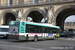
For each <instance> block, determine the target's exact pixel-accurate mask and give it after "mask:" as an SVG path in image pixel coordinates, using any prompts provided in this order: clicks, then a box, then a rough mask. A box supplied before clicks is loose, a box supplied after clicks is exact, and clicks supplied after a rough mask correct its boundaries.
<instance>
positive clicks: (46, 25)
mask: <svg viewBox="0 0 75 50" xmlns="http://www.w3.org/2000/svg"><path fill="white" fill-rule="evenodd" d="M15 22H25V24H30V25H38V26H45V27H52V28H60V27H59V26H53V25H52V24H47V23H35V22H27V21H11V22H10V24H13V23H15Z"/></svg>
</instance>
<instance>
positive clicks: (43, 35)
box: [41, 27, 47, 38]
mask: <svg viewBox="0 0 75 50" xmlns="http://www.w3.org/2000/svg"><path fill="white" fill-rule="evenodd" d="M41 31H42V38H46V37H47V35H46V33H45V27H42V30H41Z"/></svg>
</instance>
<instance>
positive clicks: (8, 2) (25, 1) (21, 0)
mask: <svg viewBox="0 0 75 50" xmlns="http://www.w3.org/2000/svg"><path fill="white" fill-rule="evenodd" d="M70 1H75V0H0V7H5V6H6V7H7V6H19V5H22V6H23V5H36V4H50V3H60V2H70Z"/></svg>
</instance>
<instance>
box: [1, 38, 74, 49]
mask: <svg viewBox="0 0 75 50" xmlns="http://www.w3.org/2000/svg"><path fill="white" fill-rule="evenodd" d="M0 50H75V38H64V37H61V38H58V39H56V40H43V41H41V40H39V41H37V42H33V41H15V40H9V39H0Z"/></svg>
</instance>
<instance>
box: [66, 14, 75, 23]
mask: <svg viewBox="0 0 75 50" xmlns="http://www.w3.org/2000/svg"><path fill="white" fill-rule="evenodd" d="M65 22H75V15H71V16H69V17H67V18H66V19H65Z"/></svg>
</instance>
